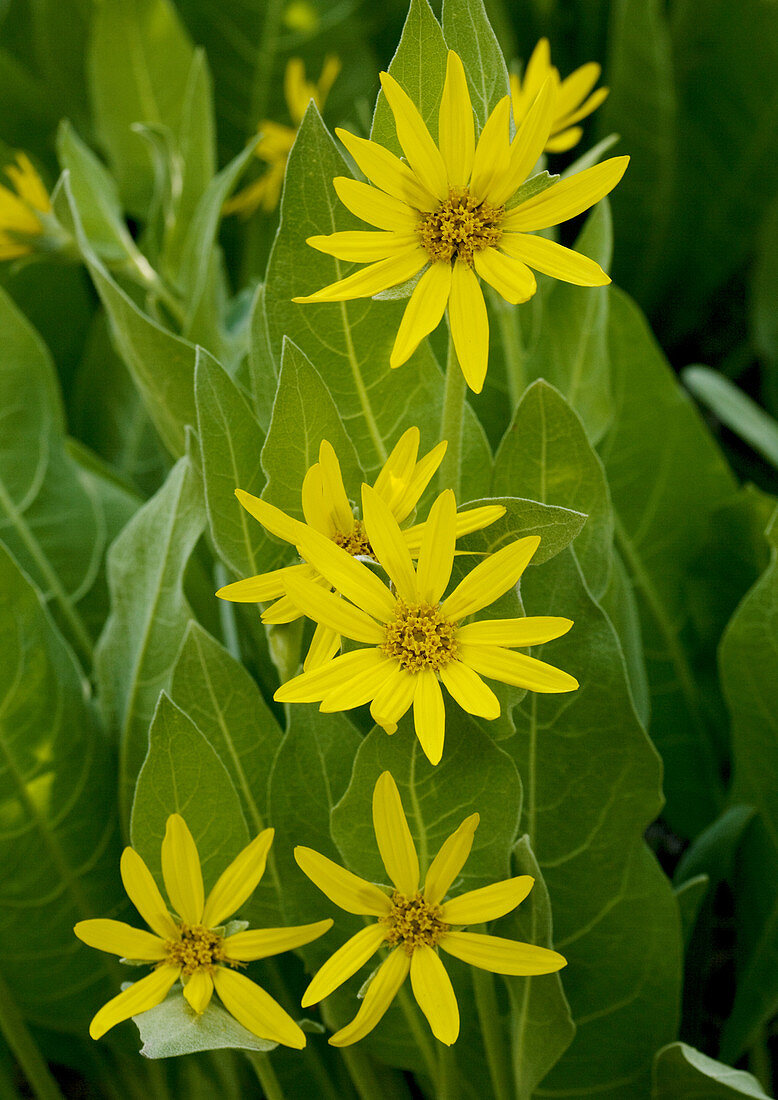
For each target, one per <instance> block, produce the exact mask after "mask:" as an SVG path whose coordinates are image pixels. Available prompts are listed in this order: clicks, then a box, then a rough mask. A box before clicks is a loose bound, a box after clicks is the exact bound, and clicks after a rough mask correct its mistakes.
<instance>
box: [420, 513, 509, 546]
mask: <svg viewBox="0 0 778 1100" xmlns="http://www.w3.org/2000/svg"><path fill="white" fill-rule="evenodd" d="M504 515H505V508H504V507H503V505H502V504H485V505H484V506H483V507H482V508H468V509H467V510H466V511H463V512H457V514H456V519H455V528H454V530H455V534H456V538H458V539H459V538H461V537H462V536H463V535H469V534H471V533H472V532H473V531H481V530H482V529H483V528H484V527H488V526H489V525H490V524H491V523H494V522H495V521H496V520H498V519H500V518H501V517H502V516H504ZM424 527H425V524H423V523H417V524H415V525H414V526H413V527H406V528H405V530H404V531H403V535H404V536H405V541H406V542H407V543H408V548H409V550H410V551H411V553H413V552H414V550H418V549H419V547H420V546H421V540H422V537H423V535H424Z"/></svg>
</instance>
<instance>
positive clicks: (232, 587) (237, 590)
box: [216, 565, 313, 603]
mask: <svg viewBox="0 0 778 1100" xmlns="http://www.w3.org/2000/svg"><path fill="white" fill-rule="evenodd" d="M312 573H313V570H312V569H311V567H310V566H309V565H287V566H284V568H283V569H273V570H271V572H269V573H260V574H258V575H257V576H256V577H246V579H245V580H242V581H235V582H234V583H233V584H225V586H224V587H223V588H220V589H219V590H218V592H217V593H216V595H217V596H218V597H219V599H222V600H230V602H232V603H265V602H266V601H267V600H275V599H278V598H279V597H280V596H283V595H284V593H285V592H286V583H285V582H286V578H287V576H289V575H290V574H292V575H295V574H300V575H301V576H303V577H310V576H311V575H312Z"/></svg>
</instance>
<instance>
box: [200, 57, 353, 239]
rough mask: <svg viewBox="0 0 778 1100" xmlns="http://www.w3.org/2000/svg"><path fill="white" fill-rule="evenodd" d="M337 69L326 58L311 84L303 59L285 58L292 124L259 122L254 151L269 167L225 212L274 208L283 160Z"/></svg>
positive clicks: (334, 60)
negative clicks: (312, 106) (303, 122)
mask: <svg viewBox="0 0 778 1100" xmlns="http://www.w3.org/2000/svg"><path fill="white" fill-rule="evenodd" d="M340 69H341V64H340V60H339V59H338V58H337V57H332V56H328V57H325V59H324V65H323V66H322V70H321V76H320V77H319V79H318V81H317V82H316V83H315V84H313V83H312V82H311V81H310V80H307V79H306V76H305V64H304V62H303V60H302V58H300V57H291V58H290V59H289V60H288V61H287V63H286V70H285V72H284V98H285V99H286V105H287V107H288V108H289V115H290V117H291V119H292V122H293V123H294V126H284V125H283V124H282V123H280V122H273V120H272V119H269V118H266V119H263V120H262V122H260V124H259V132H260V135H261V136H260V139H259V141H258V142H257V147H256V149H255V150H254V152H255V154H256V156H258V157H259V159H260V160H263V161H265V163H266V164H267V165H269V167H268V170H267V171H266V172H265V173H264V175H262V176H260V178H259V179H258V180H255V182H254V183H251V184H249V186H248V187H244V188H243V190H242V191H239V192H238V194H237V195H233V197H232V198H231V199H229V200H228V201H227V202H226V203H225V204H224V206H223V208H222V212H223V213H224V214H242V215H243V216H244V217H248V216H249V215H250V214H253V213H254V211H255V210H258V209H259V208H260V207H261V208H262V209H263V210H265V211H266V212H267V213H270V212H271V211H273V210H275V208H276V207H277V206H278V200H279V199H280V198H281V188H282V187H283V185H284V174H285V172H286V162H287V160H288V159H289V154H290V152H291V151H292V146H293V145H294V139H295V138H296V137H297V131H298V129H299V128H300V123H301V122H302V120H303V115H304V114H305V112H306V110H307V108H308V104H309V103H310V101H311V100H313V101H314V103H315V104H316V106H317V107H318V108H319V110H321V109H322V108H323V107H324V104H325V103H326V101H327V96H328V95H329V94H330V90H331V88H332V85H333V84H334V83H335V81H336V79H337V77H338V73H339V72H340Z"/></svg>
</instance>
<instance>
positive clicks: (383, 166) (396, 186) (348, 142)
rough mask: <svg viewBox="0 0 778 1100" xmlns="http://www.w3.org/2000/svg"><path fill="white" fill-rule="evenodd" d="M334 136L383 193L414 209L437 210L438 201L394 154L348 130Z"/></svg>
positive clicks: (338, 131) (337, 131)
mask: <svg viewBox="0 0 778 1100" xmlns="http://www.w3.org/2000/svg"><path fill="white" fill-rule="evenodd" d="M335 133H336V134H337V135H338V137H339V138H340V140H341V141H342V142H343V144H344V145H345V146H346V148H347V149H348V151H349V153H351V155H352V157H353V158H354V160H355V161H356V163H357V167H358V168H359V169H360V170H361V171H362V172H364V174H365V175H366V176H367V178H368V179H369V180H371V181H372V182H373V183H374V184H375V185H376V186H377V187H380V188H381V190H382V191H386V193H387V194H388V195H391V196H392V198H395V199H399V200H400V202H402V203H405V204H407V205H408V206H411V207H413V209H414V210H423V211H425V212H430V211H432V210H434V209H435V208H436V207H437V205H438V199H437V198H436V197H435V195H434V194H433V193H432V192H431V191H429V190H428V189H427V188H426V187H425V186H424V185H423V184H422V182H421V181H420V180H419V179H418V177H417V176H416V175H415V174H414V173H413V172H412V171H411V169H410V168H409V167H408V165H407V164H403V162H402V161H401V160H400V158H399V157H396V156H395V155H394V153H390V152H389V150H388V149H384V147H383V145H379V144H378V143H377V142H375V141H369V140H368V139H367V138H360V137H356V136H355V135H354V134H350V133H349V132H348V130H337V129H336V130H335ZM359 216H360V217H361V216H362V215H361V214H360V215H359Z"/></svg>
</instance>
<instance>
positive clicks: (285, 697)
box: [273, 648, 385, 703]
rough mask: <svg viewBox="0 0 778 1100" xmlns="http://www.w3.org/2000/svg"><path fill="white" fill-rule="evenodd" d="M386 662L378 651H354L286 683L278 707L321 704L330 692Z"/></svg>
mask: <svg viewBox="0 0 778 1100" xmlns="http://www.w3.org/2000/svg"><path fill="white" fill-rule="evenodd" d="M384 659H385V658H384V656H383V654H381V653H379V652H378V650H377V649H372V648H371V649H355V650H352V651H351V652H350V653H343V654H341V656H340V657H336V658H335V659H334V660H332V661H330V662H329V663H328V664H326V665H322V667H321V668H314V669H312V670H311V672H303V673H301V674H300V675H299V676H295V677H293V679H291V680H287V682H286V683H285V684H282V685H281V687H280V688H278V689H277V691H276V693H275V695H274V696H273V698H274V699H275V700H276V702H278V703H319V702H321V700H322V699H323V698H324V697H325V695H327V693H328V692H330V691H333V690H334V689H335V688H338V687H340V686H341V685H342V684H348V683H350V682H351V681H352V680H353V679H355V678H356V677H359V676H361V675H362V673H363V672H367V671H369V669H371V668H373V667H375V666H376V665H378V664H379V663H380V662H381V661H383V660H384Z"/></svg>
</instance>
